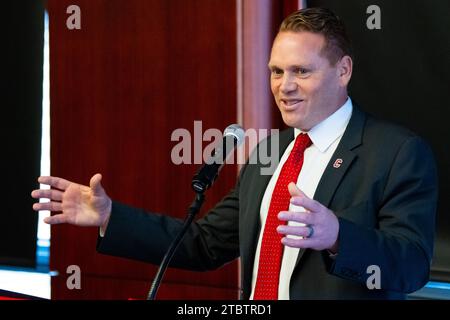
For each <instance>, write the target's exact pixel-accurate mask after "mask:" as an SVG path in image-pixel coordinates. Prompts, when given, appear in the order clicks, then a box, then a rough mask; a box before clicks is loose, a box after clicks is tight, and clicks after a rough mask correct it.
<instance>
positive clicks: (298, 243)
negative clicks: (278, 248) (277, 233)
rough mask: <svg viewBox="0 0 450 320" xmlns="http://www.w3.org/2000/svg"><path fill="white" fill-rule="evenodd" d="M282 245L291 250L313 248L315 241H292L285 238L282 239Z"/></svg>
mask: <svg viewBox="0 0 450 320" xmlns="http://www.w3.org/2000/svg"><path fill="white" fill-rule="evenodd" d="M281 243H282V244H284V245H285V246H287V247H291V248H302V249H306V248H312V247H313V245H314V240H311V239H292V238H287V237H284V238H282V239H281Z"/></svg>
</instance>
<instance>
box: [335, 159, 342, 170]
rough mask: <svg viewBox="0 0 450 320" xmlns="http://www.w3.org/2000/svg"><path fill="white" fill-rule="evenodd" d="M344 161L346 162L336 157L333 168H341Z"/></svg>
mask: <svg viewBox="0 0 450 320" xmlns="http://www.w3.org/2000/svg"><path fill="white" fill-rule="evenodd" d="M342 162H344V161H343V160H342V159H341V158H339V159H336V161H335V162H334V163H333V168H336V169H337V168H339V167H340V166H341V164H342Z"/></svg>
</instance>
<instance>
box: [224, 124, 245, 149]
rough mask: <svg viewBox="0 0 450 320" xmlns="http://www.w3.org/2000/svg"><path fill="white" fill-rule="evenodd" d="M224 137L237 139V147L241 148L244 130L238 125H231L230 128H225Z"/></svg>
mask: <svg viewBox="0 0 450 320" xmlns="http://www.w3.org/2000/svg"><path fill="white" fill-rule="evenodd" d="M223 136H224V137H227V136H232V137H234V138H236V147H239V146H240V145H241V144H242V142H243V141H244V136H245V133H244V129H242V127H241V126H240V125H238V124H236V123H235V124H230V125H229V126H228V127H226V128H225V130H224V132H223Z"/></svg>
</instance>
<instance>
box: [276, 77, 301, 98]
mask: <svg viewBox="0 0 450 320" xmlns="http://www.w3.org/2000/svg"><path fill="white" fill-rule="evenodd" d="M295 90H297V83H295V81H294V79H293V77H291V76H290V75H288V74H285V75H284V76H283V79H282V81H281V85H280V91H281V92H282V93H284V94H286V93H290V92H292V91H295Z"/></svg>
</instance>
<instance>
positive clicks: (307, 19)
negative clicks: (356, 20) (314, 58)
mask: <svg viewBox="0 0 450 320" xmlns="http://www.w3.org/2000/svg"><path fill="white" fill-rule="evenodd" d="M286 31H292V32H302V31H309V32H312V33H318V34H322V35H323V36H324V37H325V47H324V48H323V49H322V51H323V53H324V55H325V56H326V57H327V58H328V60H329V61H330V63H331V65H335V64H336V62H338V61H339V60H340V59H341V58H342V57H343V56H345V55H348V56H350V57H351V58H353V50H352V44H351V42H350V38H349V37H348V35H347V31H346V29H345V25H344V23H343V22H342V20H341V19H340V18H339V17H338V16H337V15H335V14H334V13H333V11H331V10H329V9H326V8H306V9H302V10H298V11H295V12H293V13H292V14H290V15H289V16H288V17H287V18H286V19H284V20H283V22H282V23H281V26H280V29H279V32H286Z"/></svg>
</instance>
